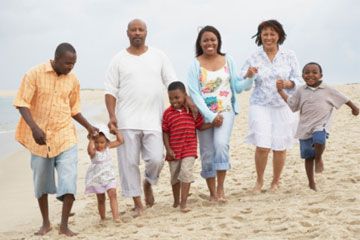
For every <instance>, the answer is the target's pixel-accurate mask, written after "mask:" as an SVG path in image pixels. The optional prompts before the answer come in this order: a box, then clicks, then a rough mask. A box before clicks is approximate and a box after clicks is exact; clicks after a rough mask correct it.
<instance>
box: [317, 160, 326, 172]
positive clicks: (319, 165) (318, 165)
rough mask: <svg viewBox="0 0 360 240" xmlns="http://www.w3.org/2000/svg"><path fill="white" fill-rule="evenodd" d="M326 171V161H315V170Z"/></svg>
mask: <svg viewBox="0 0 360 240" xmlns="http://www.w3.org/2000/svg"><path fill="white" fill-rule="evenodd" d="M323 171H324V163H323V161H322V160H318V161H315V172H316V173H322V172H323Z"/></svg>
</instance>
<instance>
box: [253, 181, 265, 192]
mask: <svg viewBox="0 0 360 240" xmlns="http://www.w3.org/2000/svg"><path fill="white" fill-rule="evenodd" d="M262 187H263V183H259V182H256V183H255V187H254V188H253V190H252V192H253V193H255V194H258V193H261V189H262Z"/></svg>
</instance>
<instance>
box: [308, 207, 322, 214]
mask: <svg viewBox="0 0 360 240" xmlns="http://www.w3.org/2000/svg"><path fill="white" fill-rule="evenodd" d="M324 211H325V209H324V208H313V209H310V210H309V212H311V213H316V214H317V213H321V212H324Z"/></svg>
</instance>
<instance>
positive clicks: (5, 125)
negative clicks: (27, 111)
mask: <svg viewBox="0 0 360 240" xmlns="http://www.w3.org/2000/svg"><path fill="white" fill-rule="evenodd" d="M13 100H14V97H0V134H1V133H6V132H12V131H14V130H15V127H16V124H17V122H18V120H19V117H20V113H19V111H18V110H17V109H16V108H14V107H13V105H12V102H13Z"/></svg>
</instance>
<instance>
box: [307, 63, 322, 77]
mask: <svg viewBox="0 0 360 240" xmlns="http://www.w3.org/2000/svg"><path fill="white" fill-rule="evenodd" d="M309 65H316V66H318V67H319V70H320V74H321V75H322V74H323V73H322V67H321V66H320V64H318V63H317V62H309V63H307V64H305V66H304V67H303V69H302V72H303V73H304V71H305V68H306V67H307V66H309Z"/></svg>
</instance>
